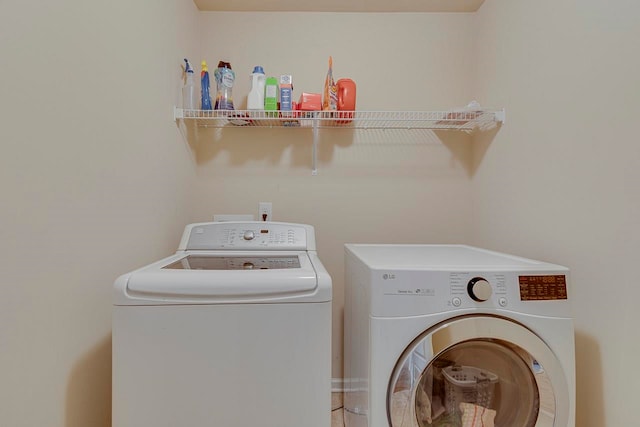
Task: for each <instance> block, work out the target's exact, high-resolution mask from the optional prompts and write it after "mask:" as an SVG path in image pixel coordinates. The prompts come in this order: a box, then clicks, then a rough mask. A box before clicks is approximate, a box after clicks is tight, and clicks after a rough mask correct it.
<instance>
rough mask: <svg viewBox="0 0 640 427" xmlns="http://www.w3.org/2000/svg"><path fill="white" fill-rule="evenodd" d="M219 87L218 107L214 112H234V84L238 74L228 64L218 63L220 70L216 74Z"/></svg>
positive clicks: (215, 107)
mask: <svg viewBox="0 0 640 427" xmlns="http://www.w3.org/2000/svg"><path fill="white" fill-rule="evenodd" d="M214 76H215V78H216V85H217V93H216V105H215V106H214V107H213V109H214V110H233V94H232V89H233V83H234V82H235V80H236V73H235V72H234V71H233V70H232V69H231V64H230V63H228V62H224V61H220V62H218V68H216V71H215V72H214Z"/></svg>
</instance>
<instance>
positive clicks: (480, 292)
mask: <svg viewBox="0 0 640 427" xmlns="http://www.w3.org/2000/svg"><path fill="white" fill-rule="evenodd" d="M492 292H493V291H492V289H491V284H490V283H489V282H488V281H487V279H485V278H483V277H474V278H473V279H471V280H469V283H468V285H467V293H468V294H469V296H470V297H471V299H473V300H474V301H478V302H484V301H487V300H488V299H489V298H491V293H492Z"/></svg>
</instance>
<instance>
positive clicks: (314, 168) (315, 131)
mask: <svg viewBox="0 0 640 427" xmlns="http://www.w3.org/2000/svg"><path fill="white" fill-rule="evenodd" d="M318 124H319V119H318V115H317V113H316V114H315V115H314V119H313V148H312V150H313V152H312V153H311V156H312V158H311V163H312V165H311V166H312V169H311V175H318V138H319V137H320V133H319V129H318Z"/></svg>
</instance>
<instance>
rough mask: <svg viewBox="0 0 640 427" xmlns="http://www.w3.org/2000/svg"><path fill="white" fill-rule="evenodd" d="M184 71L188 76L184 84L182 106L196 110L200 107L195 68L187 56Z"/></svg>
mask: <svg viewBox="0 0 640 427" xmlns="http://www.w3.org/2000/svg"><path fill="white" fill-rule="evenodd" d="M184 62H185V66H184V73H185V76H186V80H185V83H184V86H183V87H182V108H183V109H185V110H196V109H197V108H198V107H197V106H196V102H197V98H196V97H197V96H198V95H197V94H196V85H195V82H194V80H193V79H194V76H193V68H191V64H189V61H188V60H187V58H185V59H184Z"/></svg>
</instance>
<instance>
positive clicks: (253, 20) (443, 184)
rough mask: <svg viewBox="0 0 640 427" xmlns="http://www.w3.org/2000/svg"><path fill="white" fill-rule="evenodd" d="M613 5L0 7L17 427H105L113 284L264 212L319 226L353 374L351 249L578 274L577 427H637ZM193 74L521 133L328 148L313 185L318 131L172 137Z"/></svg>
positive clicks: (624, 146) (345, 142)
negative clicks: (224, 219) (265, 79)
mask: <svg viewBox="0 0 640 427" xmlns="http://www.w3.org/2000/svg"><path fill="white" fill-rule="evenodd" d="M600 4H601V3H600V2H594V1H588V2H580V4H575V5H573V6H569V5H568V4H564V3H558V2H551V1H543V2H535V3H531V4H528V3H526V2H509V1H503V0H487V1H486V3H485V5H484V6H483V7H482V8H481V9H480V11H479V13H478V14H456V15H447V14H408V15H405V14H392V15H384V14H373V15H361V14H313V15H308V14H306V15H305V14H280V15H263V14H247V15H240V14H237V13H236V14H234V13H230V14H221V13H197V12H196V10H195V8H194V6H193V5H192V4H191V2H189V1H172V0H166V1H162V2H158V1H150V0H149V1H139V2H125V1H119V0H118V1H115V2H114V1H111V2H106V3H104V2H103V3H100V4H93V3H87V2H82V1H73V0H64V1H58V2H51V3H50V4H49V3H47V4H36V3H34V2H19V1H4V2H0V37H1V40H2V46H3V50H2V55H3V58H2V61H0V76H1V77H0V94H1V99H2V101H3V102H1V103H0V113H1V117H2V126H1V127H0V141H1V142H2V148H3V151H4V152H3V155H2V156H1V157H0V177H1V178H2V179H0V186H1V191H0V194H1V195H2V209H0V237H1V239H2V244H1V245H0V248H1V249H0V251H1V253H0V260H1V261H0V265H1V266H2V269H1V271H2V276H1V281H0V291H1V292H2V296H1V298H0V369H1V371H0V373H1V378H2V380H1V381H0V425H3V426H4V425H6V426H25V427H32V426H36V425H46V426H64V427H85V426H92V427H94V426H104V427H106V426H108V425H109V424H110V421H109V420H110V374H111V370H110V366H111V359H110V351H111V341H110V327H111V285H112V282H113V279H114V278H115V277H116V276H117V275H118V274H120V273H122V272H125V271H127V270H129V269H132V268H134V267H137V266H141V265H144V264H145V263H147V262H150V261H152V260H155V259H157V258H159V257H161V256H164V255H167V254H168V253H171V252H173V251H174V250H175V247H176V244H177V241H178V239H179V237H180V233H181V231H182V228H183V226H184V224H185V223H187V222H190V221H201V220H208V219H210V218H211V216H212V215H213V214H214V213H255V211H256V208H257V203H258V202H259V201H271V202H273V203H274V219H275V220H281V221H297V222H303V223H310V224H313V225H315V226H316V229H317V232H318V246H319V252H320V256H321V257H322V259H323V261H324V262H325V264H326V265H327V267H328V269H329V271H330V273H331V274H332V276H333V278H334V285H335V288H334V289H335V305H334V348H333V354H334V363H333V365H334V366H333V374H334V376H335V377H339V376H340V375H341V336H342V335H341V328H342V323H341V322H342V313H341V309H342V290H343V277H342V274H343V271H342V270H343V265H342V262H343V261H342V256H343V249H342V245H343V243H345V242H469V241H471V242H472V243H476V244H479V245H484V246H488V247H491V248H494V249H499V250H504V251H509V252H514V253H517V254H520V255H524V256H531V257H535V258H542V259H546V260H550V261H554V262H558V263H563V264H566V265H568V266H569V267H571V269H572V271H573V284H574V303H575V304H574V305H575V311H576V327H577V347H578V348H577V350H578V389H579V391H578V399H579V400H578V425H580V426H587V427H589V426H603V425H607V426H612V427H617V426H622V425H633V424H634V423H635V417H634V414H633V413H632V412H633V406H632V405H633V403H632V402H631V400H632V397H633V396H634V395H635V385H636V384H637V383H638V379H639V378H638V375H637V373H636V372H635V365H634V362H635V355H636V354H637V353H638V352H639V351H640V347H639V346H638V343H637V340H636V339H635V337H636V336H637V333H636V331H635V329H634V327H635V325H636V324H637V323H638V320H639V318H638V314H637V310H634V307H633V302H634V300H637V299H638V298H637V297H638V296H639V295H638V294H639V293H640V291H638V287H635V286H633V281H632V280H633V278H634V277H635V274H634V273H635V271H634V269H633V267H632V266H633V265H634V262H635V261H636V260H637V258H638V257H637V255H638V250H637V247H638V245H639V243H640V242H639V240H640V239H639V232H638V228H637V227H636V223H637V220H636V218H637V217H638V211H639V207H640V202H639V199H638V198H639V196H638V191H637V185H636V183H637V182H638V181H639V178H640V177H639V176H638V175H639V174H640V173H639V172H638V170H637V168H636V167H635V163H636V162H637V159H638V158H640V156H639V149H638V146H637V145H636V142H635V140H637V132H636V131H635V129H633V128H632V126H631V123H633V121H634V119H635V117H636V116H638V113H639V112H640V111H638V110H639V108H638V103H637V102H636V101H637V100H636V99H635V97H634V96H635V95H637V92H638V89H639V88H638V83H637V82H638V79H637V76H638V68H639V62H638V61H639V60H638V58H637V55H634V54H633V53H634V52H637V51H638V42H637V40H640V37H639V34H638V32H639V30H638V27H637V26H636V25H635V23H634V16H637V15H638V12H639V11H640V10H639V9H640V6H638V5H636V3H635V2H633V3H632V2H628V1H625V2H618V4H617V5H616V6H615V7H612V6H610V5H604V4H603V5H602V6H601V5H600ZM265 18H268V19H265ZM257 33H259V34H268V35H270V36H271V37H269V38H267V37H266V36H265V37H255V34H257ZM199 35H201V36H202V37H201V39H200V38H199V37H198V36H199ZM200 40H201V41H200ZM184 55H186V56H188V57H190V58H193V59H192V60H193V62H194V64H197V63H198V62H199V61H198V60H199V59H200V58H199V57H203V58H206V59H207V60H208V61H209V63H210V64H211V66H212V68H213V67H214V66H215V64H216V63H217V61H218V60H220V59H224V60H227V61H230V62H231V63H232V65H233V67H234V69H235V70H236V72H237V75H238V83H237V86H236V91H235V95H236V102H237V105H238V106H240V107H242V106H243V104H244V96H245V95H246V93H247V91H248V74H249V73H250V71H251V69H252V67H253V65H257V64H261V65H263V66H264V67H265V69H266V70H267V72H268V73H269V74H281V73H291V74H293V75H294V83H295V94H296V95H297V94H299V93H300V92H301V91H302V90H305V91H320V90H321V88H322V81H323V78H324V75H325V72H326V60H327V57H328V56H329V55H333V56H334V61H335V67H334V75H335V76H336V77H351V78H353V79H354V80H356V82H357V84H358V108H359V109H372V110H373V109H376V110H377V109H385V108H387V109H389V110H404V109H407V110H411V109H415V110H431V109H436V110H437V109H443V108H450V107H454V106H458V105H464V104H466V103H467V102H468V101H469V100H470V98H476V99H478V100H479V101H480V102H481V103H482V104H484V105H487V106H491V107H503V106H504V107H506V108H507V117H508V122H507V124H506V125H505V126H504V127H503V128H502V129H501V130H500V131H499V132H497V134H495V135H494V134H490V135H488V136H487V137H486V138H483V139H481V140H479V141H474V143H473V144H472V143H471V141H469V140H468V139H467V138H464V137H458V136H452V135H451V134H438V135H436V134H433V133H430V132H408V133H407V132H400V131H362V132H356V133H355V134H350V133H347V132H343V131H330V132H322V133H321V144H320V150H319V175H318V176H311V151H310V147H311V135H310V131H309V130H308V129H307V130H304V129H303V130H291V131H282V130H273V129H272V130H269V129H266V130H264V129H248V130H247V129H225V130H224V131H214V130H206V131H203V132H200V133H199V134H198V135H192V136H191V137H190V139H189V141H188V143H187V142H185V140H184V139H183V138H182V135H180V133H179V132H178V131H177V129H176V126H175V125H174V123H173V122H172V120H171V119H172V117H171V105H173V104H174V103H176V102H178V100H179V94H178V88H179V85H180V81H179V79H180V68H179V65H180V61H181V58H182V56H184ZM69 64H72V65H73V66H74V69H73V72H72V71H71V70H70V67H69ZM197 71H199V67H198V68H197ZM390 82H393V83H390ZM494 136H495V138H494Z"/></svg>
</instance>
